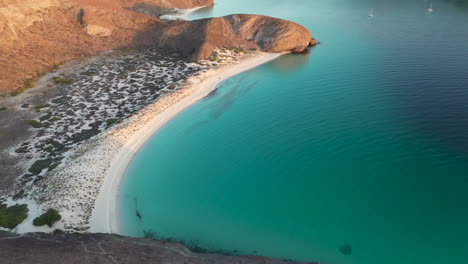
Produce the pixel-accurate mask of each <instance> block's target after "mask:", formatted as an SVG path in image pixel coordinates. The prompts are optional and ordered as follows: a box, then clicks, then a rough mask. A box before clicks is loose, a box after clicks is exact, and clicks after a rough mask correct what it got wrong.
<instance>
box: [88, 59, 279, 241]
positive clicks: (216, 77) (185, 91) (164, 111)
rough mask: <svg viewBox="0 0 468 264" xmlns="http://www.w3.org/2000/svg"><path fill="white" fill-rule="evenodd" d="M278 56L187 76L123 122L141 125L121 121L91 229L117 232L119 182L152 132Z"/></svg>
mask: <svg viewBox="0 0 468 264" xmlns="http://www.w3.org/2000/svg"><path fill="white" fill-rule="evenodd" d="M281 55H282V54H279V53H273V54H272V53H255V54H253V55H246V57H244V58H242V59H241V60H240V61H238V62H235V63H233V64H228V65H223V66H221V67H219V68H217V69H211V70H208V71H206V72H205V73H202V74H201V75H199V76H196V77H192V78H190V79H189V84H188V85H186V86H185V87H183V88H181V89H180V90H178V91H175V92H173V93H170V94H168V95H166V96H165V97H164V98H162V99H160V100H159V101H157V102H156V103H155V104H153V105H150V106H148V107H147V108H145V109H144V110H142V111H141V113H140V114H138V115H137V116H136V117H134V118H131V119H129V120H128V121H127V122H130V123H139V122H140V120H141V119H143V120H144V119H148V118H149V119H150V120H149V121H148V122H146V124H144V125H143V126H142V127H138V128H136V129H135V126H132V124H125V128H123V129H121V130H120V131H117V133H124V134H126V133H127V134H128V133H131V134H130V136H128V137H126V138H125V137H124V138H123V142H120V143H121V145H120V147H119V148H118V149H116V151H117V154H116V155H112V156H111V162H110V165H109V169H108V170H107V172H106V174H105V176H104V182H103V184H102V186H101V188H100V192H99V195H98V197H97V198H96V202H95V206H94V209H93V211H92V215H91V219H90V226H91V231H92V232H102V233H117V234H119V232H120V228H119V221H118V215H117V210H118V206H117V197H118V192H119V189H120V188H119V187H120V183H121V180H122V178H123V176H124V174H125V172H126V170H127V168H128V166H129V164H130V162H131V161H132V160H133V158H134V156H135V155H136V153H137V152H138V150H139V149H140V148H141V147H142V146H143V145H144V144H145V143H146V141H147V140H148V139H149V138H150V137H151V136H152V135H154V134H155V133H156V132H157V131H158V130H159V129H160V128H161V127H163V126H164V125H165V124H166V123H167V122H168V121H170V120H171V119H172V118H174V117H175V116H177V115H178V114H179V113H180V112H182V111H183V110H185V109H187V108H188V107H189V106H191V105H192V104H194V103H196V102H198V101H199V100H201V99H203V98H204V97H206V96H207V95H208V94H209V93H210V92H212V91H213V90H215V89H216V87H217V86H218V85H219V84H220V83H221V82H222V81H224V80H226V79H228V78H231V77H233V76H235V75H237V74H239V73H242V72H245V71H248V70H250V69H253V68H255V67H257V66H260V65H262V64H264V63H267V62H269V61H271V60H273V59H276V58H278V57H279V56H281Z"/></svg>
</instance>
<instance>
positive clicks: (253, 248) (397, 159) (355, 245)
mask: <svg viewBox="0 0 468 264" xmlns="http://www.w3.org/2000/svg"><path fill="white" fill-rule="evenodd" d="M427 5H428V3H427V2H426V3H425V2H424V1H423V0H421V1H377V0H368V1H362V0H361V1H352V0H346V1H345V0H328V1H313V0H274V1H273V0H256V1H247V0H235V1H234V0H224V1H223V0H218V1H217V4H216V5H215V6H214V7H212V8H206V9H202V10H200V11H199V12H197V13H194V14H192V16H191V19H197V18H203V17H211V16H222V15H226V14H231V13H256V14H264V15H271V16H276V17H280V18H284V19H289V20H293V21H295V22H298V23H301V24H303V25H304V26H306V27H307V28H309V29H310V30H311V31H312V33H313V34H314V36H315V37H316V38H317V39H318V40H319V41H320V42H321V44H320V45H318V46H317V47H315V48H313V49H312V50H311V51H310V54H308V55H286V56H283V57H281V58H279V59H277V60H275V61H273V62H271V63H268V64H265V65H263V66H261V67H258V68H256V69H254V70H251V71H248V72H245V73H242V74H240V75H237V76H235V77H233V78H231V79H229V80H226V81H225V82H223V83H222V84H221V85H219V87H218V88H217V90H216V92H215V93H214V94H212V95H210V96H209V97H207V98H205V99H204V100H202V101H200V102H198V103H196V104H195V105H193V106H192V107H190V108H189V109H187V110H186V111H184V112H183V113H181V114H180V115H178V116H177V117H176V118H174V119H173V120H172V121H170V122H169V123H168V124H167V125H166V126H165V127H163V128H162V129H161V130H160V131H159V132H157V133H156V134H155V135H154V136H153V137H152V138H151V139H150V140H149V141H148V142H147V143H146V145H144V147H143V148H142V149H141V150H140V152H139V153H138V154H137V155H136V157H135V159H134V160H133V162H132V163H131V164H130V167H129V169H128V171H127V173H126V175H125V177H124V180H123V182H122V186H121V190H120V193H119V210H120V223H121V228H122V233H123V234H125V235H130V236H144V235H145V234H148V232H153V233H154V234H156V236H157V237H162V238H174V239H178V240H185V241H191V243H194V244H197V245H199V246H200V247H204V248H207V249H210V250H226V251H232V252H235V253H239V254H258V255H266V256H272V257H278V258H283V259H293V260H302V261H320V262H322V263H325V264H351V263H355V264H387V263H388V264H390V263H392V264H393V263H399V264H420V263H421V264H440V263H468V31H467V28H468V4H467V3H466V2H463V1H433V7H434V12H433V13H432V14H429V13H428V12H427ZM370 8H373V9H374V10H375V16H374V17H373V18H369V17H368V10H369V9H370ZM137 212H138V214H137Z"/></svg>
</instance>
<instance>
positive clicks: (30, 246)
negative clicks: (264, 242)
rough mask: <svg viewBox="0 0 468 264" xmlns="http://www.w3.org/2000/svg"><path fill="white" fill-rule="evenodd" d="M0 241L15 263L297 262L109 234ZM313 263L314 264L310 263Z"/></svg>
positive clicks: (6, 258) (7, 236)
mask: <svg viewBox="0 0 468 264" xmlns="http://www.w3.org/2000/svg"><path fill="white" fill-rule="evenodd" d="M0 241H1V243H0V259H1V262H2V263H15V264H59V263H60V264H61V263H82V264H87V263H93V264H94V263H96V264H99V263H121V264H124V263H128V264H130V263H135V264H145V263H151V264H159V263H171V264H183V263H193V264H203V263H210V264H215V263H222V264H234V263H235V264H238V263H243V264H256V263H262V264H286V263H289V264H294V263H295V262H291V261H281V260H276V259H272V258H266V257H257V256H224V255H220V254H206V253H194V252H191V251H190V250H188V249H187V248H186V247H185V246H182V245H180V244H177V243H170V242H164V241H158V240H149V239H141V238H128V237H122V236H118V235H107V234H90V235H80V234H61V235H49V234H43V233H29V234H23V235H16V234H12V233H8V232H3V231H0ZM310 264H314V263H312V262H310ZM315 264H318V263H315Z"/></svg>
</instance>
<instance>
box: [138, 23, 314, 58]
mask: <svg viewBox="0 0 468 264" xmlns="http://www.w3.org/2000/svg"><path fill="white" fill-rule="evenodd" d="M312 40H313V39H312ZM135 44H136V45H142V46H152V45H155V46H158V47H163V48H175V49H178V50H180V51H182V52H183V53H184V54H185V55H187V56H189V57H191V59H193V60H204V59H208V58H209V57H210V56H211V54H212V53H213V51H214V49H215V48H217V47H227V48H243V49H256V50H261V51H265V52H288V51H291V52H302V51H304V50H305V49H306V48H307V47H308V46H309V45H310V44H313V45H315V42H312V43H311V33H310V32H309V30H307V29H306V28H304V27H303V26H301V25H299V24H296V23H294V22H291V21H287V20H283V19H278V18H273V17H268V16H260V15H245V14H241V15H230V16H225V17H218V18H208V19H201V20H195V21H171V22H167V23H165V24H163V25H160V26H158V27H155V28H152V29H151V30H150V31H148V32H142V33H141V34H139V35H138V37H137V38H136V40H135Z"/></svg>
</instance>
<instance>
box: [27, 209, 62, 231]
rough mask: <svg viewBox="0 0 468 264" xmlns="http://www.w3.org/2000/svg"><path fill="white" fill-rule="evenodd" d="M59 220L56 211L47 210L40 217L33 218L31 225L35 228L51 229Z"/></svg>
mask: <svg viewBox="0 0 468 264" xmlns="http://www.w3.org/2000/svg"><path fill="white" fill-rule="evenodd" d="M60 219H62V216H60V214H59V212H58V211H57V210H55V209H49V210H47V212H45V213H43V214H42V215H41V216H38V217H36V218H34V220H33V225H35V226H43V225H47V226H49V227H52V226H53V225H54V223H55V222H57V221H59V220H60Z"/></svg>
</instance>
